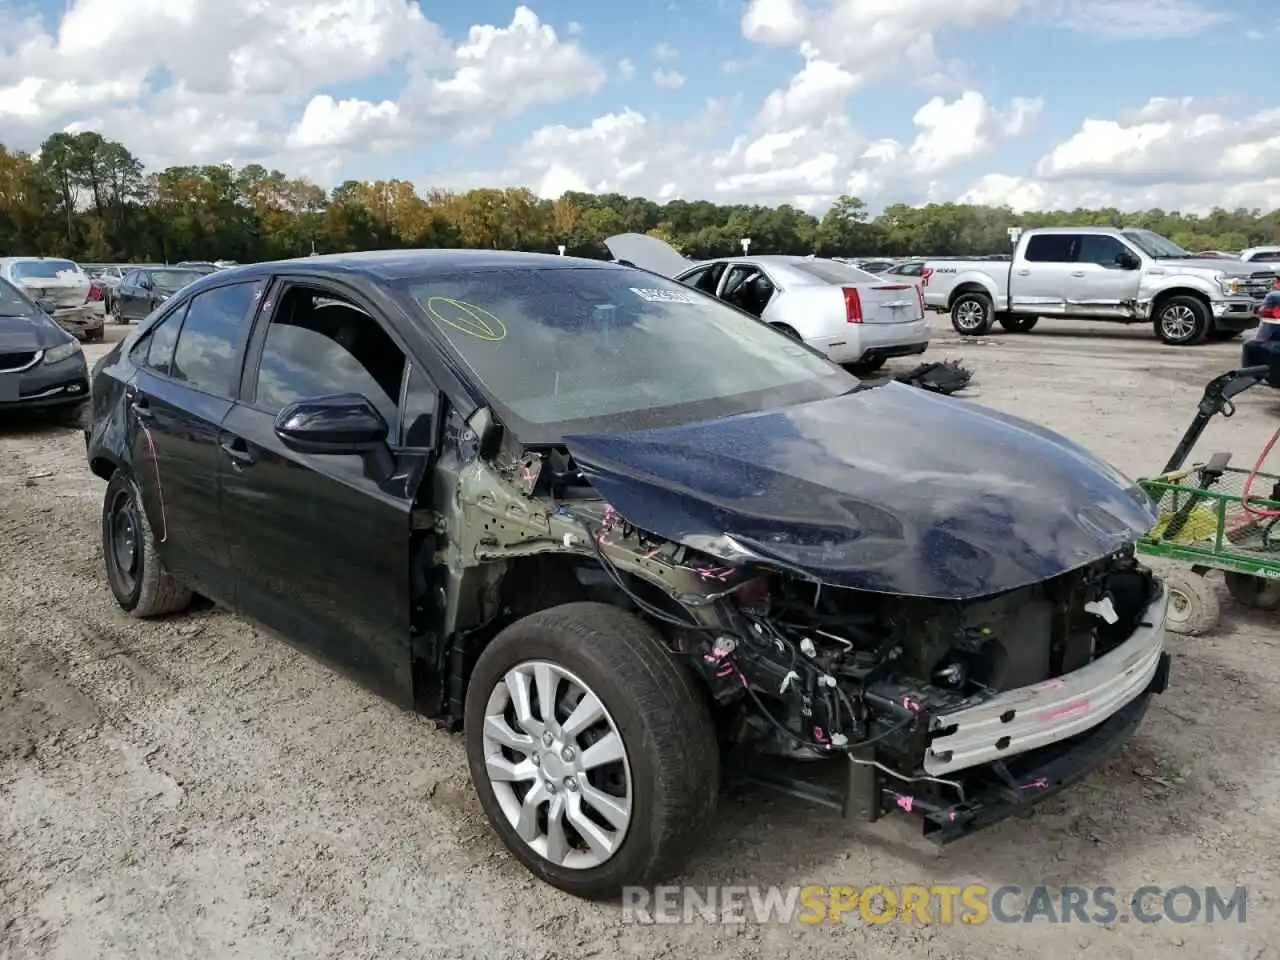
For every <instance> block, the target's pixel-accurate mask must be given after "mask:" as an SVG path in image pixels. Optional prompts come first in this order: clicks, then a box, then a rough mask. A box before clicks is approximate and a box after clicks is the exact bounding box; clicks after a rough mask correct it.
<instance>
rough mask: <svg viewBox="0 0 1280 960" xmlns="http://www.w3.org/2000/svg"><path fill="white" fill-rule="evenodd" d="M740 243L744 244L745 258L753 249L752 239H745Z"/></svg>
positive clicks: (743, 252) (743, 253)
mask: <svg viewBox="0 0 1280 960" xmlns="http://www.w3.org/2000/svg"><path fill="white" fill-rule="evenodd" d="M738 242H739V243H740V244H742V255H743V256H744V257H745V256H746V255H747V251H748V250H750V249H751V238H750V237H743V238H742V239H741V240H739V241H738Z"/></svg>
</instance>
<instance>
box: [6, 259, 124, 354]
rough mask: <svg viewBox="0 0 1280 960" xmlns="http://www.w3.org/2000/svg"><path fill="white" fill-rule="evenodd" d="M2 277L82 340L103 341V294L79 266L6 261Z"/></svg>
mask: <svg viewBox="0 0 1280 960" xmlns="http://www.w3.org/2000/svg"><path fill="white" fill-rule="evenodd" d="M0 277H3V278H4V279H6V280H8V281H9V282H10V283H12V284H13V285H14V286H15V287H17V288H18V289H20V290H21V291H22V292H23V293H25V294H26V295H27V296H28V297H30V298H31V299H32V300H34V301H36V303H38V304H39V305H40V306H41V308H43V309H44V310H45V312H46V313H48V314H49V315H50V316H52V317H53V319H54V320H55V321H57V323H58V325H59V326H60V327H62V328H63V329H64V330H66V331H68V332H69V333H71V334H73V335H75V336H76V337H79V338H80V339H81V340H101V339H102V337H103V322H104V319H105V316H106V310H105V308H104V305H103V291H102V288H101V287H100V286H98V285H97V284H96V283H94V282H93V281H92V280H90V279H89V275H88V274H87V273H85V272H84V269H83V268H82V267H81V266H80V264H78V263H76V262H75V261H74V260H67V259H64V258H62V257H3V258H0Z"/></svg>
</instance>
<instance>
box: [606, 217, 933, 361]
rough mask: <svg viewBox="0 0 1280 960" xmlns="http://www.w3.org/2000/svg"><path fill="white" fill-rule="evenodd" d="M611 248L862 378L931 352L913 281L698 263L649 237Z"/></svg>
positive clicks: (775, 259) (816, 264) (622, 240)
mask: <svg viewBox="0 0 1280 960" xmlns="http://www.w3.org/2000/svg"><path fill="white" fill-rule="evenodd" d="M605 245H606V246H607V247H608V248H609V252H610V253H612V254H613V256H614V258H615V259H617V260H619V261H622V262H625V263H629V264H631V265H632V266H636V267H639V268H641V269H642V270H648V271H650V272H652V273H657V274H661V275H662V276H665V277H669V278H671V279H674V280H679V281H680V282H681V283H686V284H688V285H689V286H691V287H694V288H695V289H698V290H701V291H702V292H704V293H708V294H711V295H712V296H716V297H719V298H720V299H721V300H724V301H725V302H727V303H730V304H732V305H734V306H736V307H738V308H739V309H741V310H745V311H746V312H747V313H750V314H752V315H753V316H756V317H759V318H760V319H761V320H763V321H764V322H765V323H768V324H769V325H770V326H773V327H776V328H777V329H778V330H780V331H781V332H783V333H785V334H787V335H788V336H791V337H794V338H795V339H797V340H803V341H804V342H805V343H807V344H809V345H810V346H812V347H814V348H816V349H818V350H820V351H822V352H823V353H825V354H826V355H827V356H828V357H829V358H830V359H832V360H834V361H835V362H836V363H841V364H846V365H848V366H850V367H851V368H852V369H853V371H854V372H855V373H870V372H873V371H875V370H877V369H879V368H880V367H881V366H883V365H884V362H885V361H886V360H888V359H890V358H891V357H907V356H915V355H918V354H922V353H924V352H925V350H927V349H928V347H929V337H930V330H929V321H928V320H927V319H926V317H925V310H924V298H923V294H922V291H921V289H920V288H919V287H918V286H917V285H916V284H914V283H912V282H911V281H910V278H906V277H904V278H902V280H901V281H898V280H886V279H884V278H881V277H877V276H875V275H874V274H870V273H867V272H866V271H863V270H859V269H858V268H857V267H854V266H851V265H849V264H847V263H841V262H839V261H836V260H829V259H825V258H821V257H797V256H782V255H777V256H772V255H771V256H753V257H721V258H718V259H715V260H703V261H699V262H693V261H690V260H689V259H687V258H686V257H684V256H683V255H681V254H680V253H679V252H678V251H677V250H676V249H675V248H673V247H671V246H670V245H669V244H667V243H664V242H663V241H662V240H659V239H658V238H656V237H651V236H648V235H647V234H642V233H628V234H622V235H620V236H616V237H610V238H609V239H608V240H606V241H605ZM904 281H905V282H904Z"/></svg>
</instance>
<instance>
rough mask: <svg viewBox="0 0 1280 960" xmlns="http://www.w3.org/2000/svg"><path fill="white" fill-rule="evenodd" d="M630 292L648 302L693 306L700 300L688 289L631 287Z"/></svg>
mask: <svg viewBox="0 0 1280 960" xmlns="http://www.w3.org/2000/svg"><path fill="white" fill-rule="evenodd" d="M631 292H632V293H634V294H635V295H636V296H637V297H639V298H640V299H641V300H647V301H648V302H649V303H692V304H694V305H695V306H696V305H697V304H699V303H701V302H702V301H701V300H699V299H698V295H697V294H696V293H693V292H692V291H689V290H659V289H656V288H654V287H632V288H631Z"/></svg>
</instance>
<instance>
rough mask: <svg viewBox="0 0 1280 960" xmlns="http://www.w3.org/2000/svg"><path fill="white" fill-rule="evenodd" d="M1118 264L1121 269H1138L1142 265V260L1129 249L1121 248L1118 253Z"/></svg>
mask: <svg viewBox="0 0 1280 960" xmlns="http://www.w3.org/2000/svg"><path fill="white" fill-rule="evenodd" d="M1116 266H1118V267H1119V268H1120V269H1121V270H1137V269H1138V268H1139V267H1140V266H1142V261H1141V260H1139V259H1138V258H1137V257H1135V256H1134V255H1133V254H1132V253H1130V252H1129V251H1128V250H1121V251H1120V252H1119V253H1117V254H1116Z"/></svg>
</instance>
